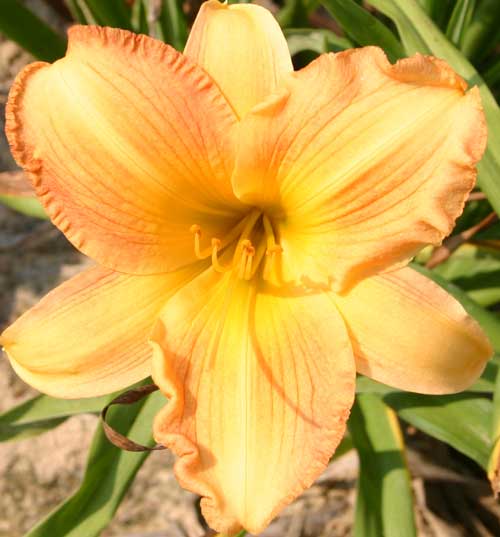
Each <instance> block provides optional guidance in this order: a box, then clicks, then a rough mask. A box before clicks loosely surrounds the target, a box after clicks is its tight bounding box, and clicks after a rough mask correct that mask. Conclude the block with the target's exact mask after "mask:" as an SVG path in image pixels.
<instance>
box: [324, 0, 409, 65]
mask: <svg viewBox="0 0 500 537" xmlns="http://www.w3.org/2000/svg"><path fill="white" fill-rule="evenodd" d="M321 3H322V4H323V5H324V6H325V8H326V9H327V10H328V11H329V12H330V13H331V15H332V16H333V17H334V18H335V20H336V21H337V22H338V23H339V24H340V25H341V26H342V28H343V30H344V31H345V32H346V33H347V34H348V35H349V36H350V37H352V38H353V39H354V40H355V41H356V42H358V43H359V44H360V45H378V46H379V47H382V48H383V49H384V50H385V52H386V53H387V56H388V57H389V59H390V60H391V61H395V60H397V59H398V58H401V57H402V56H404V50H403V47H402V46H401V43H400V42H399V40H398V38H397V37H396V36H395V35H394V34H393V33H392V32H391V30H389V28H387V26H385V25H384V24H383V23H382V22H380V21H379V20H378V19H377V18H375V17H374V16H373V15H372V14H371V13H369V12H368V11H366V10H365V9H363V8H362V7H361V6H358V4H356V2H354V1H353V0H322V2H321Z"/></svg>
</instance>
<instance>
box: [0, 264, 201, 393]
mask: <svg viewBox="0 0 500 537" xmlns="http://www.w3.org/2000/svg"><path fill="white" fill-rule="evenodd" d="M203 266H205V265H204V264H201V265H200V264H196V265H192V266H190V267H188V268H185V269H182V270H180V271H178V272H176V273H172V274H162V275H158V276H129V275H123V274H119V273H117V272H112V271H111V270H109V269H103V268H100V267H96V268H92V269H89V270H86V271H85V272H83V273H81V274H79V275H77V276H75V277H74V278H72V279H71V280H68V281H67V282H65V283H63V284H62V285H61V286H59V287H58V288H56V289H55V290H54V291H52V292H51V293H49V294H48V295H47V296H45V297H44V298H43V299H42V300H41V301H40V302H39V303H38V304H37V305H36V306H34V307H33V308H32V309H30V310H29V311H28V312H26V313H25V314H24V315H22V316H21V317H20V318H19V319H18V320H17V321H16V322H15V323H14V324H13V325H11V326H10V327H9V328H7V329H6V330H5V331H4V332H3V334H2V335H1V336H0V345H2V346H3V347H4V348H5V350H6V352H7V354H8V356H9V358H10V360H11V363H12V367H13V368H14V370H15V371H16V373H17V374H18V375H19V376H20V377H21V378H22V379H23V380H25V381H26V382H27V383H28V384H31V385H32V386H34V387H35V388H36V389H38V390H40V391H42V392H45V393H48V394H49V395H53V396H54V397H65V398H79V397H90V396H94V395H101V394H104V393H110V392H113V391H115V390H118V389H121V388H125V387H127V386H129V385H130V384H132V383H134V382H136V381H138V380H140V379H142V378H145V377H147V376H148V375H150V374H151V363H150V359H151V348H150V346H149V345H148V343H147V341H148V337H149V334H150V332H151V328H152V327H153V325H154V322H155V320H156V318H157V316H158V314H159V312H160V310H161V308H162V306H163V305H164V304H165V301H166V300H167V299H168V298H169V296H171V295H172V294H173V293H174V292H175V291H177V289H178V288H179V287H180V286H182V285H183V284H185V283H187V282H188V281H189V280H191V279H192V278H194V277H195V276H196V274H197V273H199V272H200V271H201V270H202V267H203Z"/></svg>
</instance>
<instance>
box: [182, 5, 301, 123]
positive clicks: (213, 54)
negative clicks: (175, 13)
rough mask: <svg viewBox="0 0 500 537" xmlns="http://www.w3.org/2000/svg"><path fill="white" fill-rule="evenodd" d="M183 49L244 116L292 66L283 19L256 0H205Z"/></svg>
mask: <svg viewBox="0 0 500 537" xmlns="http://www.w3.org/2000/svg"><path fill="white" fill-rule="evenodd" d="M184 54H185V55H186V56H189V57H190V58H192V59H193V60H194V61H195V62H196V63H197V64H198V65H201V66H202V67H203V68H204V69H205V70H206V71H207V72H208V73H209V75H210V76H211V77H212V78H213V79H214V80H215V81H216V82H217V84H218V85H219V87H220V88H221V90H222V91H223V92H224V95H225V96H226V97H227V99H228V101H229V102H230V103H231V104H232V106H233V108H234V110H235V111H236V113H237V114H238V116H239V117H243V116H244V115H245V114H246V113H247V112H248V111H249V110H250V109H251V108H252V107H253V106H255V105H256V104H257V103H259V102H261V101H262V100H264V99H265V98H266V97H267V96H268V95H270V94H271V93H273V92H274V91H275V90H276V88H277V87H278V86H279V85H280V84H281V82H282V80H283V78H284V77H285V76H286V75H287V74H288V73H291V72H292V71H293V66H292V60H291V58H290V53H289V51H288V46H287V43H286V40H285V37H284V35H283V32H282V31H281V28H280V26H279V24H278V23H277V22H276V20H275V18H274V17H273V16H272V15H271V13H270V12H269V11H268V10H267V9H264V8H263V7H261V6H257V5H252V4H232V5H228V4H221V3H220V2H218V1H217V0H209V1H208V2H205V3H204V4H202V6H201V9H200V11H199V13H198V16H197V17H196V20H195V22H194V24H193V28H192V30H191V33H190V35H189V39H188V42H187V44H186V48H185V50H184Z"/></svg>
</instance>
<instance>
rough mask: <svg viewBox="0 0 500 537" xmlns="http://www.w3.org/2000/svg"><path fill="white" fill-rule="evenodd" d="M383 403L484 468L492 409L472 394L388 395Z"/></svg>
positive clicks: (488, 401) (487, 454)
mask: <svg viewBox="0 0 500 537" xmlns="http://www.w3.org/2000/svg"><path fill="white" fill-rule="evenodd" d="M383 399H384V402H385V403H387V404H388V405H389V406H390V407H392V408H393V409H394V410H395V411H396V412H397V413H398V415H399V416H400V417H401V418H402V419H404V420H405V421H407V422H408V423H410V424H411V425H413V426H414V427H416V428H417V429H420V430H421V431H423V432H425V433H427V434H428V435H430V436H432V437H434V438H437V439H438V440H441V441H442V442H445V443H446V444H449V445H450V446H452V447H454V448H455V449H456V450H458V451H460V452H461V453H463V454H464V455H467V456H468V457H470V458H471V459H473V460H474V461H476V462H477V463H478V464H479V465H480V466H482V467H483V468H485V469H486V468H487V465H488V458H489V454H490V448H491V441H490V425H491V415H492V411H493V405H492V403H491V401H490V400H489V399H486V398H485V397H480V396H477V395H472V394H467V393H465V394H463V393H460V394H455V395H440V396H435V395H420V394H417V393H390V394H387V395H385V396H384V397H383Z"/></svg>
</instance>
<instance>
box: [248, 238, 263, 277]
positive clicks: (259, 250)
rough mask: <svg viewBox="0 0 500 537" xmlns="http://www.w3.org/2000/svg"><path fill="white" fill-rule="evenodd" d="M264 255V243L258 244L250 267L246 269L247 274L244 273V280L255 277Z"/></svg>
mask: <svg viewBox="0 0 500 537" xmlns="http://www.w3.org/2000/svg"><path fill="white" fill-rule="evenodd" d="M265 254H266V245H265V243H264V242H260V243H259V246H258V248H257V252H256V253H255V255H254V256H253V258H252V263H251V265H250V267H249V268H248V272H245V280H251V279H252V278H253V277H254V276H255V273H256V272H257V270H258V268H259V266H260V262H261V261H262V259H263V258H264V255H265Z"/></svg>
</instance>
